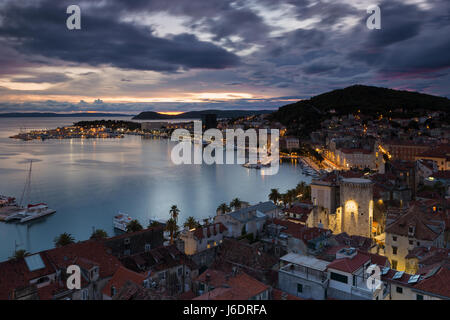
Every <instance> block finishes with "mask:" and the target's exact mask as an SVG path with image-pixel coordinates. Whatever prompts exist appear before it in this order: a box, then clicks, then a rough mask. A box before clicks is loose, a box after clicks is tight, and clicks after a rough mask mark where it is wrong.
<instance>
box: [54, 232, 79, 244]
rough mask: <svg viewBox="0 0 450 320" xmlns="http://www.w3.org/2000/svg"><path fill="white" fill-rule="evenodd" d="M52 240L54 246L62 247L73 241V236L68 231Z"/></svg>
mask: <svg viewBox="0 0 450 320" xmlns="http://www.w3.org/2000/svg"><path fill="white" fill-rule="evenodd" d="M53 242H54V243H55V246H56V247H63V246H67V245H68V244H71V243H75V238H74V237H73V236H72V235H71V234H70V233H67V232H64V233H61V234H60V235H59V236H57V237H56V238H55V239H54V240H53Z"/></svg>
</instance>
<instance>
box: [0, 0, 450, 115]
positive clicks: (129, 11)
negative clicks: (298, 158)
mask: <svg viewBox="0 0 450 320" xmlns="http://www.w3.org/2000/svg"><path fill="white" fill-rule="evenodd" d="M73 4H75V5H78V6H79V7H80V9H81V29H80V30H69V29H68V28H67V26H66V20H67V18H68V17H69V16H70V14H67V13H66V10H67V7H68V6H69V5H73ZM371 5H378V6H379V7H380V9H381V29H379V30H377V29H372V30H371V29H369V28H367V26H366V20H367V19H368V17H369V16H370V14H369V13H367V8H368V7H369V6H371ZM449 35H450V1H448V0H428V1H426V0H385V1H380V2H376V1H374V0H236V1H228V0H133V1H127V0H99V1H92V0H85V1H77V0H70V1H65V0H27V1H17V0H0V112H2V113H3V112H30V111H37V112H86V111H98V112H121V113H133V114H136V113H139V112H141V111H172V112H174V111H188V110H202V109H245V110H252V109H253V110H257V109H276V108H278V107H280V106H283V105H286V104H289V103H292V102H294V101H297V100H300V99H307V98H309V97H311V96H314V95H317V94H320V93H324V92H327V91H330V90H334V89H339V88H344V87H347V86H351V85H354V84H364V85H374V86H380V87H389V88H394V89H400V90H413V91H419V92H424V93H429V94H434V95H440V96H446V97H450V36H449Z"/></svg>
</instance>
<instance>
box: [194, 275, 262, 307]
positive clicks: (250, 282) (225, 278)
mask: <svg viewBox="0 0 450 320" xmlns="http://www.w3.org/2000/svg"><path fill="white" fill-rule="evenodd" d="M207 278H209V281H208V284H209V285H211V286H214V288H215V289H214V290H212V291H210V292H206V293H205V294H203V295H201V296H199V297H197V298H194V299H193V300H249V299H251V298H252V297H254V296H256V295H258V294H260V293H262V292H264V291H266V290H268V289H269V286H267V285H265V284H264V283H262V282H260V281H258V280H256V279H255V278H253V277H251V276H249V275H248V274H246V273H244V272H239V273H237V274H236V275H234V276H233V275H230V274H227V273H225V272H223V271H219V270H214V269H208V270H206V271H205V272H203V273H202V274H201V275H200V276H199V277H198V278H197V279H196V281H198V282H201V283H206V282H207Z"/></svg>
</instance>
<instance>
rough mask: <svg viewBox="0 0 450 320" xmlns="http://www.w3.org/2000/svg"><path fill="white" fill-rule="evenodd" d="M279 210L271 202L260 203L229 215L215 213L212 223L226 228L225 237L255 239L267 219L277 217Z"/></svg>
mask: <svg viewBox="0 0 450 320" xmlns="http://www.w3.org/2000/svg"><path fill="white" fill-rule="evenodd" d="M280 212H281V210H280V209H279V208H278V207H277V206H276V205H275V204H274V203H273V202H272V201H266V202H261V203H258V204H256V205H253V206H248V207H245V208H241V209H238V210H235V211H233V212H229V213H225V214H224V213H222V212H220V211H218V212H217V215H216V216H215V217H214V223H219V222H220V223H222V224H223V225H224V226H225V227H226V228H227V236H229V237H234V238H237V237H239V236H241V235H242V234H243V233H244V234H245V233H247V234H249V233H252V234H253V235H254V236H255V237H256V236H257V235H258V234H259V233H261V231H262V229H263V227H264V224H265V222H266V220H267V219H268V218H274V217H278V215H279V214H280Z"/></svg>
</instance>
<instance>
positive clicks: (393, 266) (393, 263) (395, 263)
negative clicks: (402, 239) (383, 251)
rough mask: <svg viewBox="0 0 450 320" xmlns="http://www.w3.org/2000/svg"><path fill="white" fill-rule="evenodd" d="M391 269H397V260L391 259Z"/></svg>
mask: <svg viewBox="0 0 450 320" xmlns="http://www.w3.org/2000/svg"><path fill="white" fill-rule="evenodd" d="M392 269H397V260H392Z"/></svg>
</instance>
